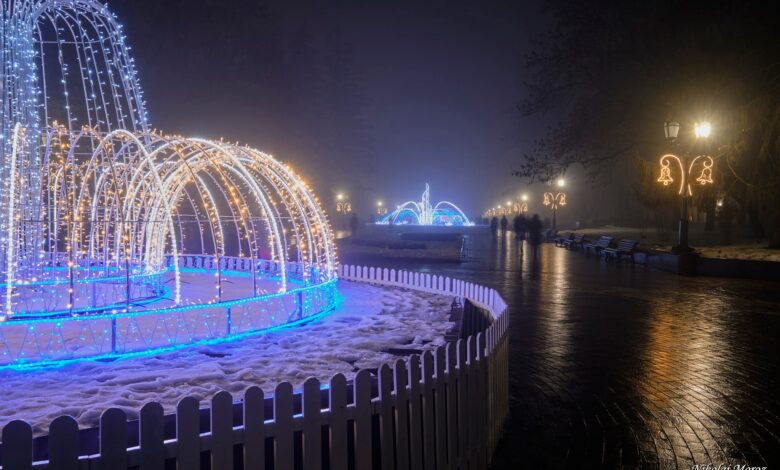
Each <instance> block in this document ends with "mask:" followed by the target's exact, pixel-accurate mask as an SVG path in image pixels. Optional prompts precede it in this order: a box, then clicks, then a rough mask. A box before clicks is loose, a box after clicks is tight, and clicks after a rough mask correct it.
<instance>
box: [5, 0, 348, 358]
mask: <svg viewBox="0 0 780 470" xmlns="http://www.w3.org/2000/svg"><path fill="white" fill-rule="evenodd" d="M2 8H3V11H2V15H3V17H2V34H0V41H2V42H0V47H2V51H3V57H2V62H0V64H1V66H2V84H3V88H2V90H0V93H1V94H2V110H1V111H0V112H1V113H2V114H1V115H0V118H2V129H0V130H1V131H2V134H0V145H2V151H3V156H2V165H0V298H2V307H0V366H7V365H10V366H15V367H16V366H25V365H29V364H41V363H50V362H59V361H68V360H74V359H79V358H85V357H91V358H95V357H115V356H120V355H127V354H142V353H146V352H158V351H161V350H165V349H170V348H175V347H181V346H187V345H191V344H194V343H202V342H213V341H221V340H226V339H233V338H236V337H241V336H245V335H247V334H254V333H256V332H260V331H264V330H267V329H269V328H275V327H280V326H284V325H290V324H295V323H297V322H300V321H303V320H305V319H306V318H309V317H312V316H314V315H318V314H321V313H323V312H326V311H329V310H331V309H332V308H333V307H334V305H335V302H336V300H337V292H336V289H335V280H336V263H337V261H336V255H335V249H334V241H333V234H332V231H331V228H330V225H329V223H328V220H327V218H326V216H325V214H324V211H323V210H322V208H321V205H320V203H319V201H318V200H317V198H316V196H315V195H314V194H313V192H312V191H311V189H310V188H309V187H308V186H307V184H306V183H305V182H304V181H303V180H302V179H301V178H300V177H299V176H298V175H296V174H295V173H294V172H293V170H292V169H291V168H290V167H289V166H287V165H285V164H283V163H280V162H279V161H277V160H275V159H274V158H273V157H271V156H270V155H267V154H265V153H263V152H260V151H258V150H255V149H252V148H249V147H246V146H240V145H238V144H231V143H226V142H222V141H211V140H206V139H188V138H184V137H181V136H176V135H164V134H163V133H160V132H157V131H153V130H150V127H149V124H148V122H147V115H146V109H145V108H146V106H145V102H144V101H143V95H142V93H141V89H140V86H139V83H138V80H137V78H136V75H135V70H134V66H133V59H132V58H131V57H130V54H129V51H128V50H129V48H128V47H127V46H126V45H125V41H124V39H125V38H124V35H123V33H122V27H121V25H119V24H118V23H117V21H116V17H115V16H114V15H113V14H112V13H110V12H109V11H108V9H107V8H106V6H105V5H103V4H101V3H98V2H95V1H90V0H42V1H40V0H39V1H32V0H31V1H19V0H16V1H13V0H5V1H3V3H2Z"/></svg>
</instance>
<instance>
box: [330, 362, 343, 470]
mask: <svg viewBox="0 0 780 470" xmlns="http://www.w3.org/2000/svg"><path fill="white" fill-rule="evenodd" d="M329 398H330V403H329V405H330V468H332V469H334V470H335V469H337V468H347V379H346V378H345V377H344V375H343V374H336V375H334V376H333V377H331V379H330V397H329Z"/></svg>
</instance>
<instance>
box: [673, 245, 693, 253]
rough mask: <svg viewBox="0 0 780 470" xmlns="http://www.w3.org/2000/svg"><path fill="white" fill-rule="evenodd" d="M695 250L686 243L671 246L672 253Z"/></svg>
mask: <svg viewBox="0 0 780 470" xmlns="http://www.w3.org/2000/svg"><path fill="white" fill-rule="evenodd" d="M695 251H696V250H695V249H694V248H693V247H690V246H688V245H675V246H673V247H672V254H673V255H684V254H687V253H693V252H695Z"/></svg>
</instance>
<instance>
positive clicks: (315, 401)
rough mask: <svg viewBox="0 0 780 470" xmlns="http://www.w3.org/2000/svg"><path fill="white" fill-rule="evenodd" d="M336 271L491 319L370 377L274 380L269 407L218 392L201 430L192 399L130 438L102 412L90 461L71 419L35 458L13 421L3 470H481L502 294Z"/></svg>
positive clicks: (491, 446)
mask: <svg viewBox="0 0 780 470" xmlns="http://www.w3.org/2000/svg"><path fill="white" fill-rule="evenodd" d="M339 272H340V277H341V279H344V280H348V281H358V282H368V283H373V284H381V285H393V286H401V287H406V288H411V289H416V290H422V291H427V292H435V293H440V294H447V295H453V296H459V297H467V298H469V299H470V300H471V301H472V302H475V303H477V304H478V305H479V306H480V307H481V308H484V309H486V310H487V311H489V312H490V315H491V317H492V319H493V322H492V323H491V324H490V326H488V328H487V329H486V330H485V331H484V332H481V333H478V334H477V335H475V336H470V337H468V338H467V339H466V340H458V341H457V343H448V344H447V345H446V346H442V347H439V348H438V349H436V350H435V351H433V352H430V351H426V352H425V353H423V354H422V355H421V356H417V355H412V356H410V357H408V358H404V359H398V360H396V361H395V362H394V363H393V364H392V365H390V364H384V365H382V366H381V367H380V368H379V369H378V371H377V373H376V375H375V376H373V375H372V374H371V373H370V372H369V371H368V370H361V371H359V372H358V373H357V375H356V376H355V378H354V380H353V381H352V383H348V382H347V380H346V378H345V377H344V375H342V374H336V375H335V376H333V377H332V378H331V379H330V382H329V383H328V384H326V385H327V386H326V387H323V384H320V382H319V381H318V380H317V379H314V378H311V379H309V380H307V381H306V382H305V383H304V384H303V389H302V392H301V393H300V395H297V394H296V393H294V391H293V386H292V385H291V384H290V383H287V382H282V383H280V384H279V385H278V386H277V387H276V390H275V391H274V395H273V397H272V398H269V399H268V400H266V399H265V397H264V395H263V391H262V390H261V389H259V388H257V387H251V388H249V389H247V390H246V391H245V392H244V395H243V397H241V402H239V403H234V397H233V396H231V395H230V394H229V393H228V392H224V391H223V392H219V393H217V394H216V395H215V396H214V397H213V398H212V399H211V401H210V403H209V410H208V414H209V419H208V423H204V422H202V421H203V420H201V410H200V405H201V404H200V403H199V402H198V400H196V399H195V398H192V397H187V398H184V399H182V400H181V401H180V402H179V403H178V405H177V409H176V415H175V417H174V418H173V419H175V426H171V425H168V426H166V418H165V416H164V414H163V408H162V406H161V405H160V404H159V403H148V404H147V405H145V406H144V407H143V408H142V409H141V412H140V419H139V420H138V422H137V426H138V437H137V438H135V439H133V438H132V437H131V436H130V434H131V433H130V432H129V424H128V421H127V416H126V415H125V413H124V412H123V411H122V410H119V409H116V408H111V409H108V410H106V411H104V412H103V414H102V415H101V418H100V426H99V449H98V451H97V452H96V453H94V454H91V455H80V451H79V449H80V448H83V446H84V443H83V442H80V439H81V438H82V436H83V433H81V434H80V433H79V430H78V426H77V424H76V421H75V420H74V419H73V418H71V417H67V416H62V417H59V418H57V419H55V420H54V421H53V422H52V423H51V426H50V429H49V435H48V440H47V441H48V442H47V443H46V449H45V450H44V451H41V449H36V448H35V446H36V445H38V443H39V442H40V439H36V440H35V441H34V440H33V433H32V428H31V427H30V425H29V424H27V423H26V422H24V421H12V422H10V423H8V424H7V425H6V426H5V427H4V428H3V430H2V447H0V454H1V455H2V457H1V459H2V460H1V461H0V463H2V469H3V470H23V469H25V470H29V469H32V468H36V469H58V470H60V469H62V470H65V469H68V470H76V469H84V470H86V469H97V470H115V469H125V468H139V469H141V470H162V469H164V468H166V463H167V464H168V468H173V467H171V465H173V462H174V461H175V468H177V469H181V470H185V469H187V470H188V469H201V468H204V469H205V468H209V467H210V468H212V469H215V470H216V469H232V468H237V467H243V468H244V469H247V470H250V469H263V468H274V469H275V470H293V469H296V468H303V469H306V470H319V469H333V470H342V469H344V470H346V469H348V468H355V469H357V470H364V469H372V468H380V469H382V470H388V469H398V470H402V469H404V470H405V469H412V470H418V469H426V470H428V469H452V470H455V469H484V468H487V465H488V464H489V462H490V458H491V456H492V454H493V451H494V450H495V447H496V445H497V443H498V439H499V437H500V435H501V432H502V427H503V424H504V420H505V418H506V416H507V410H508V406H507V405H508V403H507V399H508V362H507V324H508V318H507V315H505V311H506V304H505V303H504V301H503V299H501V297H500V296H499V295H498V294H497V293H496V292H495V291H494V290H492V289H488V288H485V287H482V286H478V285H476V284H473V283H468V282H463V281H459V280H456V279H450V278H446V277H441V276H435V275H429V274H422V273H415V272H408V271H395V270H387V269H377V268H367V267H358V266H346V265H344V266H341V267H340V269H339ZM52 393H56V391H54V390H53V391H52ZM271 402H272V403H271ZM133 424H134V423H133ZM169 424H170V423H169ZM204 428H205V429H204ZM133 434H134V433H133ZM35 456H37V457H35Z"/></svg>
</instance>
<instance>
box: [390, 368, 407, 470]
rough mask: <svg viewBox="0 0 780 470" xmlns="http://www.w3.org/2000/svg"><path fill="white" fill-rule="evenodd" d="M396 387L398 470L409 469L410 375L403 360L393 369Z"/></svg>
mask: <svg viewBox="0 0 780 470" xmlns="http://www.w3.org/2000/svg"><path fill="white" fill-rule="evenodd" d="M393 379H394V385H395V443H396V444H395V445H396V457H397V458H396V465H397V468H398V470H408V469H409V396H408V393H407V390H406V383H407V381H408V374H407V372H406V363H405V362H404V360H403V359H398V360H396V361H395V366H394V367H393Z"/></svg>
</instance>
